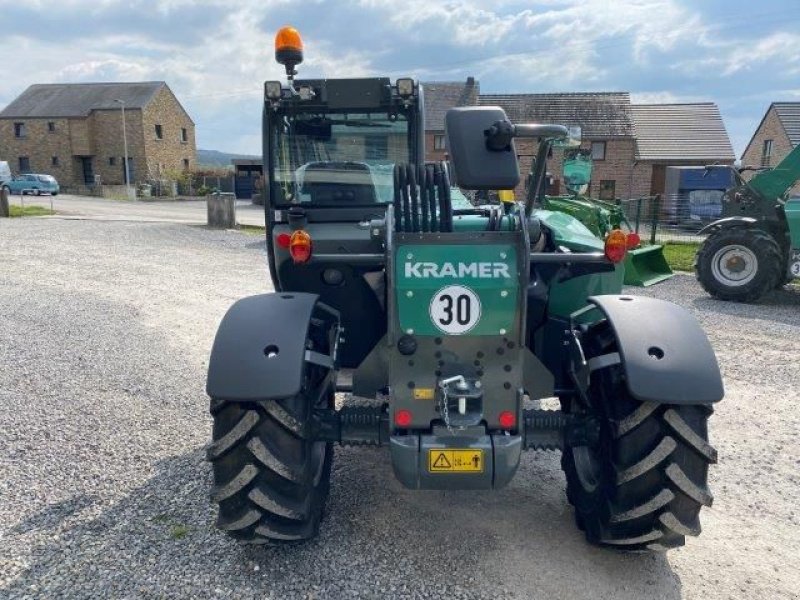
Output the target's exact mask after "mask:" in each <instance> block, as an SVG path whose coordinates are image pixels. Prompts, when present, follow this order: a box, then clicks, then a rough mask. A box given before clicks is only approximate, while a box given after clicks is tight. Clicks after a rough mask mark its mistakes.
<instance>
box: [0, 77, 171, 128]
mask: <svg viewBox="0 0 800 600" xmlns="http://www.w3.org/2000/svg"><path fill="white" fill-rule="evenodd" d="M166 85H167V84H166V83H164V82H163V81H144V82H138V83H46V84H35V85H32V86H30V87H29V88H28V89H27V90H25V91H24V92H22V94H20V95H19V96H18V97H17V98H16V99H15V100H14V101H13V102H11V104H9V105H8V106H7V107H6V108H5V109H4V110H3V111H2V112H0V119H22V118H46V117H53V118H65V117H85V116H87V115H88V114H89V113H90V112H92V111H93V110H103V109H119V107H120V105H119V103H118V102H115V100H116V99H120V100H122V101H123V102H125V108H126V109H128V108H132V109H136V108H144V107H145V106H147V104H149V102H150V101H151V100H152V99H153V97H154V96H155V95H156V93H158V91H159V90H161V88H162V87H164V86H166Z"/></svg>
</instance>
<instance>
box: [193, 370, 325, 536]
mask: <svg viewBox="0 0 800 600" xmlns="http://www.w3.org/2000/svg"><path fill="white" fill-rule="evenodd" d="M326 374H327V370H325V369H323V368H321V367H317V366H313V365H309V364H308V363H306V373H305V375H304V378H303V379H304V384H303V389H302V390H301V391H300V393H299V394H298V395H297V396H295V397H293V398H287V399H282V400H271V401H267V402H259V403H240V402H227V401H225V400H217V399H212V400H211V414H212V415H213V417H214V430H213V443H212V444H211V446H210V447H209V448H208V452H207V456H208V460H209V461H211V463H212V466H213V472H214V487H213V489H212V491H211V497H212V499H213V500H214V501H215V502H217V503H218V504H219V518H218V520H217V527H219V528H220V529H222V530H224V531H227V532H228V533H229V534H230V535H231V536H232V537H234V538H236V539H238V540H240V541H242V542H245V543H250V544H266V543H274V542H279V543H280V542H293V541H302V540H307V539H310V538H313V537H315V536H316V535H317V532H318V531H319V524H320V521H321V520H322V515H323V511H324V507H325V502H326V500H327V497H328V491H329V488H330V474H331V464H332V462H333V448H332V445H331V444H330V443H326V442H315V441H313V440H311V439H309V436H310V427H309V425H310V422H311V416H312V411H313V409H314V408H333V402H334V387H333V386H334V384H333V382H334V381H335V378H333V379H331V378H330V377H326Z"/></svg>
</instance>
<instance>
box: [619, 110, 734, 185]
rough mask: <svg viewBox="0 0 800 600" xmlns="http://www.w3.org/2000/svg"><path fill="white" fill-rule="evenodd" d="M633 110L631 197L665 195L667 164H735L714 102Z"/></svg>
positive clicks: (726, 133) (679, 165)
mask: <svg viewBox="0 0 800 600" xmlns="http://www.w3.org/2000/svg"><path fill="white" fill-rule="evenodd" d="M630 113H631V117H632V120H633V127H634V135H635V138H636V152H635V155H634V157H633V167H632V169H631V181H632V184H631V186H630V189H631V197H640V196H655V195H656V194H663V193H664V191H665V181H666V168H667V167H673V166H674V167H691V166H700V167H702V166H706V165H711V164H718V165H732V164H733V163H734V161H735V160H736V156H735V154H734V153H733V147H732V146H731V141H730V138H729V137H728V132H727V131H726V130H725V124H724V123H723V121H722V115H721V114H720V112H719V108H718V107H717V105H716V104H714V103H713V102H697V103H685V104H633V105H631V107H630Z"/></svg>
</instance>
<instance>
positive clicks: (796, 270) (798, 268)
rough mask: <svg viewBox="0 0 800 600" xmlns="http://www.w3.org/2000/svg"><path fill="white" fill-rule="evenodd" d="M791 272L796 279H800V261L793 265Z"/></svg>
mask: <svg viewBox="0 0 800 600" xmlns="http://www.w3.org/2000/svg"><path fill="white" fill-rule="evenodd" d="M790 270H791V272H792V275H794V276H795V277H800V261H798V262H795V263H792V266H791V268H790Z"/></svg>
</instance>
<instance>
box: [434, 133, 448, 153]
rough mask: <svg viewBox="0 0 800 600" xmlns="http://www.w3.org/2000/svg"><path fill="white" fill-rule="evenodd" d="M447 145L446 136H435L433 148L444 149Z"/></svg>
mask: <svg viewBox="0 0 800 600" xmlns="http://www.w3.org/2000/svg"><path fill="white" fill-rule="evenodd" d="M445 145H446V141H445V137H444V136H443V135H435V136H433V149H434V150H444V149H445Z"/></svg>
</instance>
